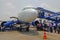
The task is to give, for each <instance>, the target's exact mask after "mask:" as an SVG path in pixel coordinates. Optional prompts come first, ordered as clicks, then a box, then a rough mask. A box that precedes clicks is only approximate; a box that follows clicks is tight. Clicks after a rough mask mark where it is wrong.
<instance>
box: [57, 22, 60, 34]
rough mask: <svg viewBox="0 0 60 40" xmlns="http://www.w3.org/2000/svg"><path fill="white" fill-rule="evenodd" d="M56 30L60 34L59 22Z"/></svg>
mask: <svg viewBox="0 0 60 40" xmlns="http://www.w3.org/2000/svg"><path fill="white" fill-rule="evenodd" d="M57 31H58V34H60V23H59V24H58V27H57Z"/></svg>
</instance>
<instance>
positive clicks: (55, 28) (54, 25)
mask: <svg viewBox="0 0 60 40" xmlns="http://www.w3.org/2000/svg"><path fill="white" fill-rule="evenodd" d="M53 27H54V32H55V33H56V31H57V26H56V24H55V23H53Z"/></svg>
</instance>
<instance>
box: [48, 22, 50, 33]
mask: <svg viewBox="0 0 60 40" xmlns="http://www.w3.org/2000/svg"><path fill="white" fill-rule="evenodd" d="M49 31H50V28H49V23H47V32H49Z"/></svg>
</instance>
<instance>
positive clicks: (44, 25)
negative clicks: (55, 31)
mask: <svg viewBox="0 0 60 40" xmlns="http://www.w3.org/2000/svg"><path fill="white" fill-rule="evenodd" d="M46 28H47V24H46V23H43V30H44V31H46Z"/></svg>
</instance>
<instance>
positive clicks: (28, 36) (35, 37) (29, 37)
mask: <svg viewBox="0 0 60 40" xmlns="http://www.w3.org/2000/svg"><path fill="white" fill-rule="evenodd" d="M46 33H47V34H46V36H47V39H46V40H60V34H57V33H50V32H46ZM43 36H44V32H43V31H36V28H31V29H30V31H29V32H25V31H23V32H19V31H6V32H0V40H44V39H43Z"/></svg>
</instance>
